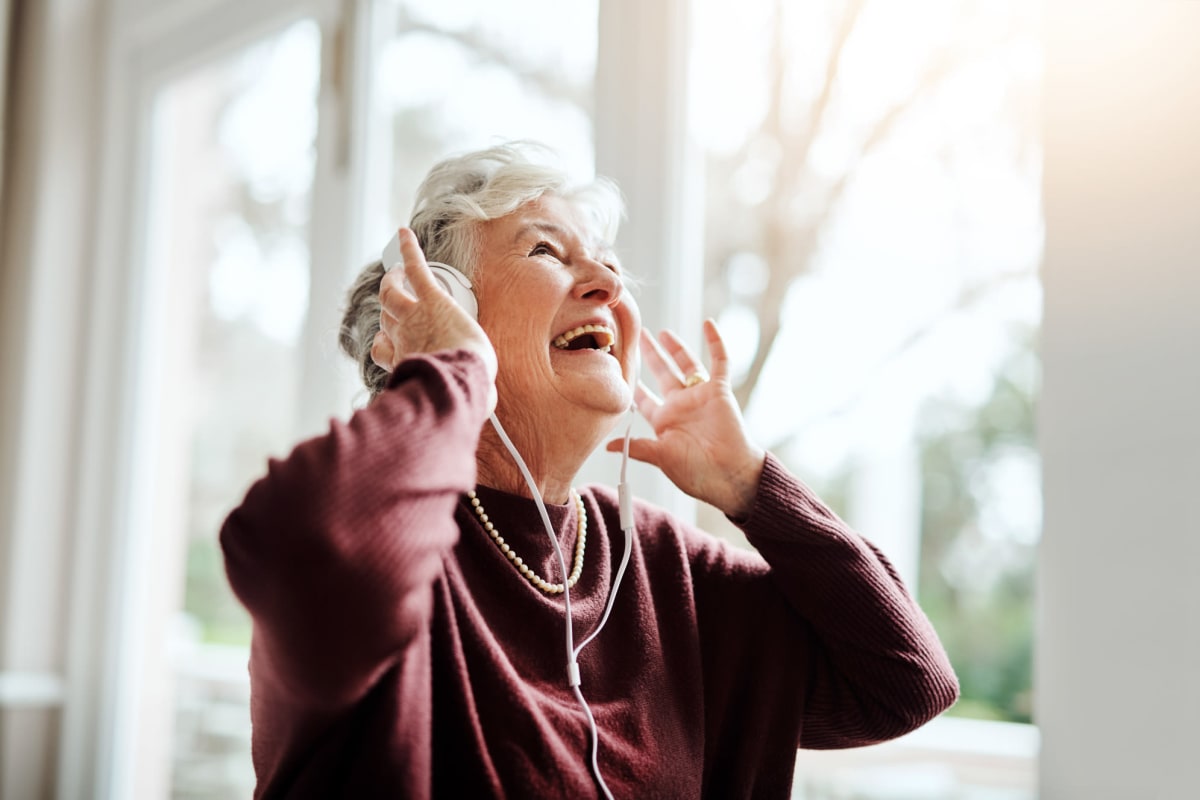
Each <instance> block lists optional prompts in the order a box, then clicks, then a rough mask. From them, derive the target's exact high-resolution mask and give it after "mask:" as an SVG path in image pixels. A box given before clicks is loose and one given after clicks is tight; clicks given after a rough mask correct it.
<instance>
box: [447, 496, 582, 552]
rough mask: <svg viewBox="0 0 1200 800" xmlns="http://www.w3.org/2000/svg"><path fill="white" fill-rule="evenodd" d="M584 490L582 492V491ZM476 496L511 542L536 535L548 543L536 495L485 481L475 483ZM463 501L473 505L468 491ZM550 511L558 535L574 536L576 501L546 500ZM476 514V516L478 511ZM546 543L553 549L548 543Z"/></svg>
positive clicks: (525, 539) (494, 523) (502, 533)
mask: <svg viewBox="0 0 1200 800" xmlns="http://www.w3.org/2000/svg"><path fill="white" fill-rule="evenodd" d="M580 494H581V496H582V492H581V493H580ZM475 496H476V497H478V498H479V502H480V503H481V504H482V505H483V507H484V509H485V510H486V511H487V515H488V518H489V519H490V520H491V522H492V524H493V525H495V526H496V530H498V531H499V532H500V535H501V536H503V537H504V538H505V539H507V540H509V541H511V542H517V541H529V540H531V539H532V540H533V541H536V542H541V543H546V531H545V526H543V524H542V515H541V513H540V512H539V511H538V507H537V503H536V502H534V500H533V498H531V497H523V496H521V495H517V494H510V493H509V492H505V491H502V490H500V489H493V488H492V487H490V486H484V485H483V484H480V485H478V486H476V487H475ZM463 503H465V504H466V506H467V508H468V509H470V507H471V506H470V501H468V500H467V499H466V496H465V495H464V497H463ZM546 514H547V515H548V516H549V517H550V524H551V525H552V526H553V527H554V532H555V533H556V534H557V535H558V538H559V541H560V542H562V541H563V540H564V539H565V538H567V537H569V538H570V540H572V541H573V540H574V538H575V536H574V534H575V527H576V522H575V514H576V511H575V503H574V502H573V501H571V500H569V499H568V500H567V502H566V503H562V504H558V503H546ZM472 516H473V517H474V513H472ZM546 547H547V549H549V544H548V543H547V544H546Z"/></svg>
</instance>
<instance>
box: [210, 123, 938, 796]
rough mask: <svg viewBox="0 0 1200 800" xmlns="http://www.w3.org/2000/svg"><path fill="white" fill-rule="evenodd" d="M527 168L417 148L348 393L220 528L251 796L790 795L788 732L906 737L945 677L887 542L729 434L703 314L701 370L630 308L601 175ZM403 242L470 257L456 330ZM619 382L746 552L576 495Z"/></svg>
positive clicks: (732, 412)
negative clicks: (247, 620) (419, 174)
mask: <svg viewBox="0 0 1200 800" xmlns="http://www.w3.org/2000/svg"><path fill="white" fill-rule="evenodd" d="M539 159H540V151H534V150H531V149H529V148H527V147H521V146H505V147H497V148H492V149H490V150H485V151H482V152H478V153H473V154H470V155H466V156H463V157H460V158H455V159H451V160H448V161H445V162H443V163H442V164H440V165H438V166H437V167H435V168H434V170H433V171H432V172H431V173H430V175H429V177H428V178H427V179H426V181H425V182H424V184H423V185H422V186H421V188H420V190H419V192H418V198H417V202H416V207H415V212H414V214H413V217H412V221H411V230H409V229H403V230H401V231H400V234H399V236H398V244H399V248H400V249H399V253H400V259H399V260H401V261H402V264H401V265H400V266H399V267H398V268H396V269H392V270H390V271H388V270H387V267H390V266H392V265H391V264H384V263H381V262H376V263H373V264H371V265H369V266H368V267H367V268H366V270H365V271H364V272H363V274H362V275H361V276H360V277H359V279H358V281H357V283H356V284H355V286H354V287H353V288H352V290H351V293H350V304H349V308H348V310H347V312H346V317H345V322H344V325H343V330H342V337H341V338H342V345H343V347H344V349H346V350H347V351H348V352H349V353H350V354H351V355H352V356H353V357H354V358H355V359H357V360H358V362H359V364H360V367H361V371H362V374H363V377H364V380H365V382H366V385H367V388H368V390H369V391H370V394H371V401H370V403H369V405H368V406H367V407H366V408H364V409H362V410H360V411H358V412H356V413H355V414H354V415H353V416H352V417H351V418H350V420H349V421H348V422H346V423H344V424H342V423H334V424H333V426H332V428H331V430H330V431H329V433H327V434H325V435H323V436H320V437H318V438H315V439H312V440H310V441H307V442H304V443H303V444H300V445H299V446H298V447H297V448H296V449H295V450H294V451H293V452H292V453H291V455H289V456H288V457H287V458H286V459H284V460H281V461H272V462H271V463H270V465H269V468H268V471H267V474H266V476H265V477H263V478H262V479H261V480H259V481H258V482H257V483H256V484H255V485H254V486H253V487H252V488H251V489H250V491H249V493H248V494H247V496H246V498H245V501H244V502H243V503H242V505H241V506H240V507H239V508H238V509H236V510H235V511H234V512H233V513H232V514H231V515H230V517H229V519H228V520H227V522H226V523H225V526H224V529H223V530H222V534H221V539H222V544H223V547H224V550H225V556H226V562H227V567H228V572H229V577H230V581H231V583H232V584H233V587H234V590H235V591H236V592H237V594H238V596H239V598H240V599H241V600H242V602H243V603H245V605H246V607H247V608H248V609H249V610H250V613H251V614H252V616H253V619H254V642H253V646H252V649H251V661H250V675H251V685H252V715H253V723H254V766H255V769H256V771H257V774H258V789H257V792H256V796H258V797H313V798H331V797H353V798H365V797H389V798H396V797H418V798H419V797H430V796H439V797H503V796H511V797H596V796H598V795H605V796H616V797H630V798H632V797H637V798H653V797H680V798H685V797H716V798H731V797H787V796H788V794H789V787H790V785H791V780H792V771H793V764H794V760H795V749H796V748H797V747H808V748H839V747H854V746H858V745H866V744H871V743H873V742H879V741H883V740H885V739H889V738H892V737H895V736H899V735H900V734H902V733H905V732H907V731H910V730H912V729H913V728H915V727H917V726H919V725H921V724H923V723H924V722H926V721H927V720H929V719H930V718H931V717H933V716H934V715H936V714H938V713H939V712H941V711H942V710H944V709H945V708H946V707H948V706H949V705H950V704H951V703H952V702H954V700H955V698H956V696H957V690H958V689H957V684H956V680H955V677H954V674H953V672H952V670H951V668H950V665H949V663H948V662H947V660H946V656H945V654H944V653H943V651H942V648H941V646H940V644H939V643H938V640H937V637H936V635H935V633H934V631H933V630H932V628H931V627H930V625H929V622H928V621H927V620H926V618H925V616H924V615H923V614H922V612H921V611H920V609H919V608H918V607H917V605H916V603H915V602H914V601H913V599H912V597H911V596H910V595H909V594H908V592H907V591H906V590H905V588H904V586H903V585H901V582H900V580H899V579H898V578H897V576H896V573H895V571H894V570H893V569H892V567H891V566H890V565H889V564H888V562H887V561H886V560H885V558H884V557H883V556H882V555H881V554H880V553H879V552H878V551H877V550H876V549H875V548H874V547H873V546H872V545H871V544H870V543H869V542H867V541H866V540H865V539H863V538H862V537H861V536H859V535H858V534H857V533H855V532H854V531H852V530H851V529H850V528H848V527H847V526H846V525H845V523H843V522H842V521H841V520H840V519H838V518H837V516H835V515H834V514H833V512H831V511H830V510H829V509H828V508H826V507H825V506H824V505H823V504H822V503H821V502H820V500H818V499H817V498H816V497H815V496H814V495H813V493H812V492H811V491H810V490H809V489H807V488H806V487H805V486H804V485H803V484H802V483H801V482H800V481H799V480H797V479H796V478H795V477H794V476H792V475H791V474H790V473H789V472H788V471H787V470H786V469H785V468H784V467H783V465H782V464H780V462H779V461H778V460H777V459H775V458H774V457H773V456H772V455H770V454H768V453H766V452H764V451H763V449H762V448H761V447H759V446H758V445H756V444H755V443H754V442H753V441H752V440H751V439H750V438H749V436H748V435H747V432H746V430H745V427H744V425H743V423H742V420H741V416H740V413H739V411H738V408H737V405H736V403H735V401H734V398H733V394H732V392H731V390H730V385H729V375H728V360H727V357H726V354H725V347H724V345H723V343H722V341H721V337H720V335H719V333H718V332H717V329H716V327H715V326H714V325H713V324H712V323H711V322H708V323H706V324H705V326H704V336H705V343H706V345H707V350H708V353H709V356H710V360H711V372H712V375H711V379H707V378H706V373H705V370H704V368H703V367H702V366H701V364H700V362H699V360H698V358H697V356H696V354H695V353H694V352H693V351H692V350H690V349H689V348H688V347H687V346H685V345H684V344H683V342H681V341H680V340H679V339H678V338H677V337H675V336H674V335H673V334H671V333H669V332H664V333H662V334H661V335H660V336H659V337H658V340H657V341H655V340H654V339H653V338H652V337H650V336H649V335H648V334H646V333H645V332H644V331H643V330H642V328H641V320H640V317H639V314H638V309H637V306H636V305H635V303H634V301H633V299H632V297H631V296H630V293H629V292H628V291H627V290H626V288H625V287H624V285H623V281H622V273H621V267H620V266H619V264H618V262H617V259H616V257H615V255H614V254H613V251H612V244H613V238H614V235H615V227H616V225H615V222H616V219H617V218H618V216H619V213H620V201H619V196H618V194H617V193H616V191H615V190H614V189H613V188H612V186H611V184H608V183H606V182H603V181H601V182H598V183H593V184H590V185H587V186H584V187H575V186H572V185H571V184H569V183H568V182H567V180H566V179H565V178H564V176H563V175H562V174H560V173H559V172H557V171H555V170H554V169H552V168H550V167H547V166H545V165H543V164H542V163H541V162H540V161H539ZM427 258H428V259H430V260H436V261H440V262H444V263H447V264H450V265H453V266H454V267H456V268H458V269H459V270H460V271H461V272H462V273H464V275H465V277H464V278H463V279H462V282H463V286H466V285H468V284H469V286H470V291H471V292H473V297H474V299H475V300H477V303H478V320H477V321H476V319H474V318H473V316H472V313H471V312H470V309H467V308H464V307H463V306H462V305H460V304H459V303H458V302H456V300H455V299H454V297H452V295H451V294H449V293H447V292H446V291H443V289H442V288H441V286H440V285H439V282H438V280H437V277H436V276H435V273H434V272H431V269H430V267H429V266H428V264H427V262H426V259H427ZM437 269H439V270H440V269H441V268H437ZM460 292H461V290H460ZM639 343H640V345H641V347H640V350H641V354H642V357H643V358H644V360H645V362H646V364H647V366H648V367H649V370H650V372H651V373H652V374H653V376H654V378H655V379H656V380H657V382H658V386H659V394H661V397H657V396H655V395H654V394H652V393H651V392H650V391H648V390H646V389H644V388H642V387H641V386H640V385H639V383H638V380H637V374H638V370H639ZM634 404H636V407H637V410H638V411H639V412H640V413H641V414H642V416H644V417H645V418H646V419H647V420H648V421H649V423H650V425H651V427H652V428H653V431H654V434H655V436H654V438H652V439H639V438H635V439H633V440H632V441H626V442H622V441H621V440H619V439H618V440H615V441H612V442H609V444H608V449H610V450H620V449H622V447H623V446H626V447H628V454H629V456H630V457H632V458H634V459H638V460H641V461H645V462H649V463H650V464H653V465H654V466H656V467H658V468H659V469H661V470H662V471H663V472H664V473H665V474H666V475H667V476H668V477H669V478H670V479H671V480H672V481H674V483H675V484H676V485H677V486H678V487H679V488H680V489H681V490H683V491H684V492H686V493H688V494H689V495H691V496H693V497H695V498H698V499H700V500H703V501H705V502H707V503H711V504H712V505H714V506H716V507H717V508H718V509H720V510H721V511H723V512H725V514H727V515H728V517H729V518H730V519H731V520H732V521H733V522H734V523H736V524H737V525H738V526H740V527H741V529H742V530H743V531H744V532H745V534H746V536H747V538H748V539H749V540H750V542H751V543H753V544H754V546H755V547H756V548H757V552H749V551H744V550H741V549H736V548H733V547H730V546H728V545H726V544H725V543H723V542H721V541H719V540H717V539H715V538H713V537H711V536H708V535H706V534H704V533H702V532H701V531H699V530H696V529H695V528H694V527H692V526H690V525H688V524H686V523H685V522H682V521H680V520H676V519H673V518H672V517H671V516H669V515H668V514H666V513H664V512H663V511H662V510H660V509H657V508H654V507H652V506H650V505H647V504H643V503H638V502H635V501H629V500H628V498H626V499H625V500H624V504H625V508H624V514H623V513H622V503H623V501H622V499H621V498H619V497H618V494H617V493H616V492H614V491H612V490H610V489H607V488H604V487H601V486H587V487H579V488H574V487H573V481H574V478H575V475H576V473H577V472H578V470H579V469H580V466H581V465H582V464H583V462H584V460H585V459H586V458H587V457H588V455H589V454H590V453H592V451H593V450H594V449H595V448H596V447H597V446H598V445H599V444H600V443H601V442H602V441H603V440H604V439H605V438H606V437H607V436H608V435H609V434H610V432H611V431H612V430H613V428H614V426H615V425H616V424H617V423H618V422H620V420H621V417H622V415H623V414H626V413H627V412H628V411H629V410H630V408H631V406H632V405H634ZM493 408H494V415H493V416H492V418H493V419H494V420H495V423H496V424H494V425H489V424H487V422H488V420H489V414H491V412H492V411H493ZM505 430H506V431H507V433H508V438H510V439H511V445H512V450H513V451H515V453H516V454H518V455H519V457H521V458H522V459H523V461H524V462H525V464H526V465H527V468H528V473H529V474H528V477H526V476H523V474H522V466H521V465H519V464H518V455H514V454H513V452H511V451H510V449H509V447H508V446H507V445H506V444H505V442H504V441H503V439H504V436H502V434H501V431H505ZM538 495H540V498H538ZM542 498H544V505H543V500H542ZM623 528H624V529H627V530H628V529H632V530H634V531H635V534H634V535H633V536H632V537H630V538H629V539H628V542H629V547H628V550H627V548H626V539H627V537H626V536H625V535H624V533H623V530H622V529H623ZM548 530H549V531H550V532H551V533H552V535H553V536H554V537H556V539H557V540H556V541H555V540H554V539H552V538H551V537H549V536H548V535H547V531H548ZM626 560H627V562H628V569H627V570H626V569H625V566H624V564H625V561H626ZM622 572H624V573H625V575H624V581H623V584H622V585H621V586H620V590H619V591H618V592H616V594H615V595H614V594H613V593H612V590H613V587H614V583H616V582H617V581H618V580H619V578H620V574H621V573H622ZM604 618H607V623H606V625H605V627H604V629H603V630H602V631H601V632H600V633H599V635H597V636H596V637H595V638H594V639H592V640H591V641H589V642H587V643H586V644H587V646H586V647H582V649H581V646H582V643H583V638H584V636H585V635H586V634H587V633H590V632H593V631H594V630H595V629H596V627H597V626H598V625H599V624H601V621H602V619H604ZM569 629H570V630H573V631H577V632H579V636H578V637H577V639H578V640H576V638H572V637H573V636H574V634H572V633H571V632H570V630H569ZM564 634H565V636H566V639H565V640H564ZM564 641H567V642H570V644H567V645H566V646H565V647H564ZM596 732H598V739H593V736H594V735H595V733H596Z"/></svg>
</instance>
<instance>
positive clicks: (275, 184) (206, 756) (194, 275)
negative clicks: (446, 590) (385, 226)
mask: <svg viewBox="0 0 1200 800" xmlns="http://www.w3.org/2000/svg"><path fill="white" fill-rule="evenodd" d="M319 68H320V32H319V29H318V28H317V26H316V25H315V24H314V23H313V22H311V21H304V22H300V23H297V24H294V25H292V26H291V27H289V28H287V29H286V30H284V31H282V32H280V33H277V34H276V35H273V36H271V37H270V38H268V39H264V40H262V41H260V42H258V43H256V44H254V45H253V46H251V47H248V48H246V49H243V50H241V51H239V52H236V53H234V54H232V55H230V56H228V57H226V58H224V59H222V60H221V61H219V62H217V63H212V64H208V65H206V66H204V67H202V68H200V69H197V70H194V71H192V72H190V73H187V74H185V75H183V76H182V77H180V78H179V79H177V80H176V81H174V82H172V83H171V84H170V85H168V86H167V87H166V88H164V89H163V90H162V91H161V92H160V93H159V94H158V96H157V97H156V98H155V104H154V129H153V130H154V133H153V135H154V142H153V148H154V154H155V157H154V161H153V163H152V178H151V184H152V206H153V208H152V213H151V219H150V221H149V224H148V225H147V233H146V236H147V253H148V256H149V257H148V264H149V265H150V267H149V269H151V270H164V271H166V273H167V274H166V275H165V277H163V278H160V279H159V281H158V283H159V285H160V286H161V287H162V292H161V296H162V298H163V302H164V304H165V306H166V308H167V309H168V311H167V313H166V314H164V315H163V320H162V322H163V330H161V331H160V332H159V335H161V337H162V342H163V344H162V349H163V350H164V351H165V353H166V355H165V358H164V359H163V367H162V368H161V370H160V375H161V382H162V384H163V386H162V388H161V389H160V391H158V392H157V394H158V395H159V396H160V397H161V398H162V403H163V405H164V406H166V407H167V408H165V409H164V411H163V414H162V422H161V427H162V430H161V431H160V435H161V439H162V441H164V442H165V443H168V444H165V445H164V447H170V446H171V445H170V444H169V443H174V444H175V447H176V448H177V449H178V450H179V451H180V453H178V454H169V455H166V456H164V463H171V462H172V461H174V462H176V463H177V464H178V473H179V474H178V476H177V479H176V480H175V481H174V483H176V484H178V485H180V486H182V487H183V488H182V489H180V490H179V491H178V497H177V498H175V500H174V501H173V502H172V503H169V504H167V507H166V508H165V509H164V511H163V512H162V518H163V519H164V520H165V524H166V525H167V527H169V528H170V530H168V531H165V532H164V535H167V536H174V537H178V538H179V540H180V541H182V542H186V545H185V546H184V547H181V548H179V549H178V554H179V557H180V558H186V572H185V576H184V579H183V587H182V592H181V594H182V596H179V595H175V596H164V597H159V598H155V599H156V602H158V603H161V604H162V605H163V606H164V608H165V610H166V611H167V612H168V614H167V615H168V616H169V617H172V618H173V622H172V624H171V629H170V633H169V637H168V638H169V640H170V649H169V652H170V664H171V668H172V670H173V673H174V674H173V684H174V686H173V706H174V724H173V730H174V735H173V737H171V739H170V740H171V741H173V752H174V756H173V769H172V777H171V792H172V796H175V797H180V798H226V797H239V796H240V797H248V796H249V795H250V794H251V792H252V790H253V786H254V775H253V769H252V767H251V762H250V716H249V706H248V698H249V683H248V677H247V673H246V663H247V657H248V651H247V646H248V644H249V638H250V622H249V618H248V616H247V614H246V613H245V611H244V610H243V609H242V607H241V606H240V605H239V604H238V602H237V600H236V599H235V598H234V597H233V595H232V592H231V591H230V589H229V585H228V583H227V581H226V579H225V571H224V566H223V563H222V559H221V554H220V550H219V547H218V543H217V532H218V530H219V528H220V525H221V522H222V520H223V519H224V516H225V515H226V514H227V513H229V511H230V510H231V509H232V508H233V507H234V506H235V505H237V503H238V502H240V500H241V497H242V495H243V494H244V493H245V491H246V489H247V487H248V486H249V485H250V483H251V482H252V480H253V479H254V478H255V477H257V476H258V475H260V474H262V472H263V470H264V468H265V464H266V458H267V456H268V455H283V454H286V452H287V451H288V450H289V449H290V447H291V446H292V444H293V443H294V441H295V440H296V438H297V430H296V424H297V423H296V419H297V411H298V393H299V391H300V367H301V359H300V354H301V344H302V341H301V339H302V332H303V328H304V320H305V316H306V314H307V311H308V290H309V249H308V228H309V208H310V202H309V200H310V198H309V195H310V189H311V185H312V180H313V169H314V162H315V136H316V115H317V106H316V99H317V89H318V72H319ZM167 471H168V472H170V470H169V469H168V470H167ZM167 482H168V483H170V482H171V481H170V479H169V478H168V480H167ZM163 733H164V734H165V733H166V731H164V732H163ZM151 735H152V734H151ZM143 736H146V733H145V732H143ZM165 738H166V737H165V736H164V739H165Z"/></svg>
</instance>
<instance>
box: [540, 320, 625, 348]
mask: <svg viewBox="0 0 1200 800" xmlns="http://www.w3.org/2000/svg"><path fill="white" fill-rule="evenodd" d="M616 341H617V336H616V334H615V333H613V330H612V328H610V327H608V326H607V325H580V326H579V327H578V328H572V329H571V330H569V331H566V332H565V333H560V334H559V335H558V336H556V337H554V341H553V342H551V344H553V345H554V346H555V347H556V348H558V349H559V350H599V351H600V352H602V353H611V352H612V348H613V344H615V343H616Z"/></svg>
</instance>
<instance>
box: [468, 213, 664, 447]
mask: <svg viewBox="0 0 1200 800" xmlns="http://www.w3.org/2000/svg"><path fill="white" fill-rule="evenodd" d="M478 244H479V249H478V257H477V259H476V268H475V271H474V274H475V276H476V281H475V282H476V287H477V293H478V297H479V324H480V325H481V326H482V327H483V329H484V331H485V332H486V333H487V334H488V337H489V338H490V339H491V340H492V344H493V346H494V347H495V348H496V357H497V360H498V362H499V374H498V375H497V378H496V386H497V390H498V392H499V397H500V409H501V410H502V411H503V410H505V409H507V410H508V411H509V412H510V413H509V414H508V415H506V416H509V417H510V418H512V417H516V418H518V419H529V420H534V421H537V422H538V423H539V424H541V425H544V426H545V427H546V428H547V429H555V428H557V427H558V426H559V425H560V424H561V423H566V422H569V421H571V422H577V421H578V420H579V419H580V417H579V414H580V413H581V412H587V413H589V414H590V415H591V417H592V418H594V419H595V420H596V422H597V423H598V424H603V425H604V426H610V425H611V422H612V417H613V416H615V415H618V414H621V413H622V412H624V411H626V410H627V409H628V408H629V407H630V405H631V403H632V402H633V392H632V390H631V388H630V383H631V381H632V380H633V379H634V373H635V369H636V363H637V362H636V359H637V342H638V333H639V331H640V329H641V319H640V317H639V314H638V310H637V306H636V304H635V303H634V302H633V299H632V298H631V297H630V295H629V294H628V293H627V292H626V291H625V290H624V287H623V285H622V282H621V275H620V267H619V265H618V263H617V261H616V258H615V256H614V255H613V253H612V251H611V249H610V248H609V246H608V244H607V243H605V242H603V241H601V240H600V239H599V238H598V237H597V235H596V234H595V233H594V231H593V230H592V228H591V226H590V225H589V224H588V217H587V215H586V214H584V213H583V212H581V211H580V209H578V208H577V207H575V206H574V205H573V204H572V203H570V202H569V201H567V200H564V199H563V198H561V197H558V196H554V195H544V196H543V197H542V198H540V199H539V200H536V201H534V202H531V203H527V204H525V205H524V206H521V207H520V208H518V209H517V210H516V211H514V212H513V213H512V214H509V215H508V216H505V217H501V218H500V219H495V220H491V221H489V222H487V223H484V224H483V225H482V226H481V227H480V229H479V238H478ZM606 431H607V427H605V429H604V432H606ZM601 435H602V434H601Z"/></svg>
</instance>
